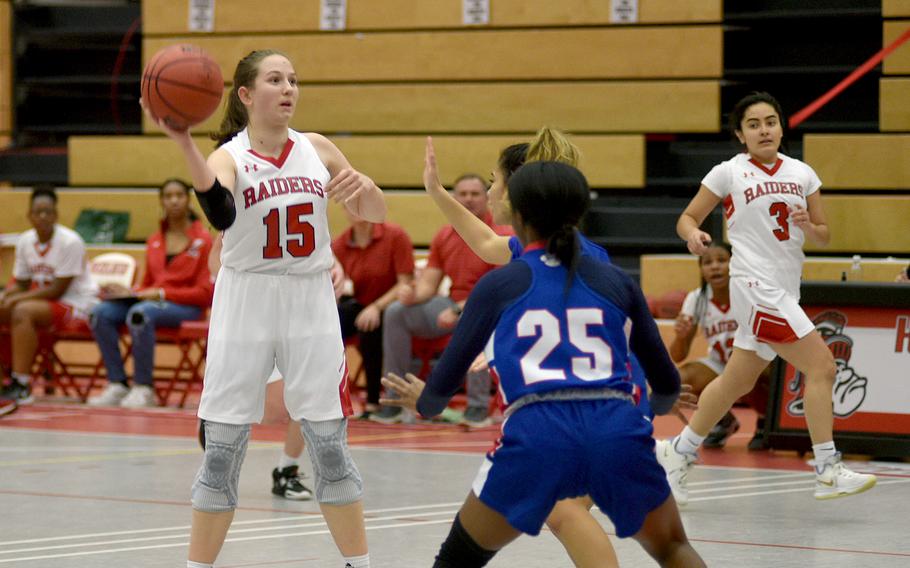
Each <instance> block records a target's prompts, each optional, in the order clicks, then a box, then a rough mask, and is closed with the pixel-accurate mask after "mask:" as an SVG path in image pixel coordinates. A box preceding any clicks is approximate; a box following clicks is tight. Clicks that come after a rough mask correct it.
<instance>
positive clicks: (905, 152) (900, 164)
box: [803, 104, 910, 250]
mask: <svg viewBox="0 0 910 568" xmlns="http://www.w3.org/2000/svg"><path fill="white" fill-rule="evenodd" d="M904 106H906V104H905V105H904ZM803 155H804V159H805V161H806V162H807V163H808V164H810V165H811V166H812V167H813V168H814V169H815V171H816V172H817V173H818V176H819V177H820V178H821V180H822V183H823V186H822V192H825V191H829V190H838V189H847V190H866V189H875V190H879V189H896V190H904V191H906V190H907V188H910V134H807V135H806V136H805V137H804V138H803ZM904 217H905V218H906V209H905V210H904ZM895 250H901V249H895Z"/></svg>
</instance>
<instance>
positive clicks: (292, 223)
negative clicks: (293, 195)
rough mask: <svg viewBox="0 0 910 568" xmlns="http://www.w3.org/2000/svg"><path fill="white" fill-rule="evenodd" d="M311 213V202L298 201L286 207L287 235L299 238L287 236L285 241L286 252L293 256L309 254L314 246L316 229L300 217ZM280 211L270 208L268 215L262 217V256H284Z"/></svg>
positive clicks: (298, 256)
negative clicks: (263, 235)
mask: <svg viewBox="0 0 910 568" xmlns="http://www.w3.org/2000/svg"><path fill="white" fill-rule="evenodd" d="M312 214H313V204H312V203H299V204H297V205H291V206H290V207H288V209H287V220H286V223H285V225H286V226H287V234H288V237H291V236H292V235H298V236H299V238H289V239H288V240H287V241H285V242H286V244H287V249H288V254H290V255H291V256H293V257H295V258H300V257H305V256H310V255H311V254H313V250H314V249H315V248H316V238H315V237H316V231H315V230H314V229H313V225H311V224H310V223H309V222H307V221H302V220H301V219H300V218H301V217H303V216H305V215H312ZM280 215H281V212H280V210H278V209H272V210H271V211H269V213H268V215H266V216H265V217H263V218H262V224H263V225H265V232H266V237H265V246H264V247H262V258H281V257H282V256H284V249H282V248H281V223H280Z"/></svg>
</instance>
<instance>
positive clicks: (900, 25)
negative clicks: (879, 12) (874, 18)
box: [882, 8, 910, 75]
mask: <svg viewBox="0 0 910 568" xmlns="http://www.w3.org/2000/svg"><path fill="white" fill-rule="evenodd" d="M903 10H904V11H906V8H904V9H903ZM900 15H901V16H903V17H908V18H910V14H908V13H903V12H902V13H901V14H900ZM907 28H910V19H905V20H885V22H884V29H883V32H882V35H883V36H884V44H885V45H888V44H889V43H891V42H893V41H894V40H896V39H897V38H898V37H899V36H900V35H901V34H903V33H904V32H905V31H907ZM882 73H884V74H885V75H910V43H904V45H902V46H900V47H899V48H897V50H895V52H894V53H892V54H891V55H889V56H888V57H887V58H886V59H885V61H884V63H883V64H882Z"/></svg>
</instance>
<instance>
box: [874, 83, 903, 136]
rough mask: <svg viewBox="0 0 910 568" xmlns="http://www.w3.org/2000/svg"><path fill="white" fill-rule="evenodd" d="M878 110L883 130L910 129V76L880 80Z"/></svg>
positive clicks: (899, 130) (901, 130) (880, 125)
mask: <svg viewBox="0 0 910 568" xmlns="http://www.w3.org/2000/svg"><path fill="white" fill-rule="evenodd" d="M878 112H879V127H880V128H881V129H882V131H883V132H888V131H890V132H895V131H897V132H907V131H910V78H898V77H887V78H882V79H880V80H879V106H878Z"/></svg>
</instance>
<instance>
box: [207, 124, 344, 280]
mask: <svg viewBox="0 0 910 568" xmlns="http://www.w3.org/2000/svg"><path fill="white" fill-rule="evenodd" d="M221 147H222V148H224V149H225V150H226V151H227V152H228V153H229V154H230V155H231V157H232V158H233V159H234V164H235V165H236V170H237V181H236V184H235V186H234V205H235V207H236V209H237V218H236V220H235V221H234V224H233V225H231V227H230V228H229V229H227V230H226V231H224V248H223V249H222V252H221V263H222V264H223V265H224V266H227V267H229V268H233V269H235V270H242V271H246V272H259V273H266V274H303V273H313V272H319V271H322V270H328V269H329V268H331V266H332V262H333V261H332V249H331V237H330V236H329V224H328V217H327V214H326V202H327V201H328V199H327V197H326V195H325V188H326V187H327V186H328V183H329V179H330V175H329V171H328V169H327V168H326V167H325V164H323V163H322V160H321V159H320V158H319V155H318V154H317V153H316V149H315V148H314V147H313V145H312V144H311V143H310V141H309V140H308V139H307V138H306V136H304V135H303V134H302V133H300V132H297V131H294V130H290V129H289V130H288V140H287V142H286V143H285V145H284V150H283V151H282V152H281V155H280V156H279V157H277V158H271V157H268V156H263V155H261V154H258V153H257V152H256V151H254V150H253V149H252V147H251V145H250V138H249V134H248V132H247V130H246V129H244V130H242V131H240V132H239V133H237V135H236V136H234V137H233V138H232V139H231V140H230V141H228V142H227V143H226V144H224V145H223V146H221Z"/></svg>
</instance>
